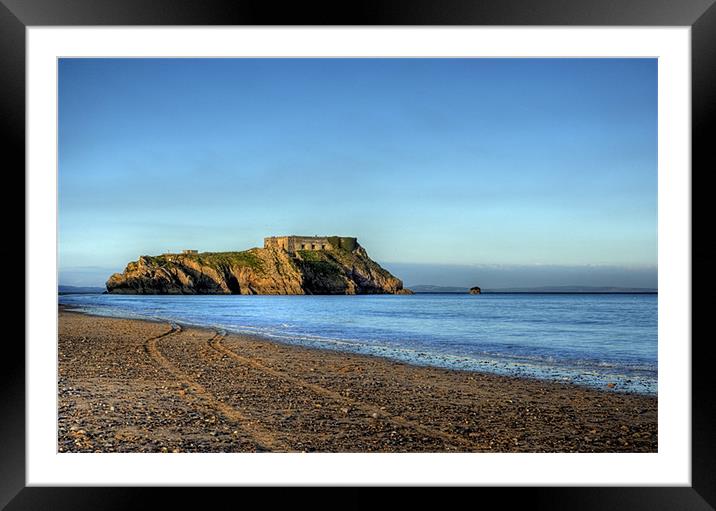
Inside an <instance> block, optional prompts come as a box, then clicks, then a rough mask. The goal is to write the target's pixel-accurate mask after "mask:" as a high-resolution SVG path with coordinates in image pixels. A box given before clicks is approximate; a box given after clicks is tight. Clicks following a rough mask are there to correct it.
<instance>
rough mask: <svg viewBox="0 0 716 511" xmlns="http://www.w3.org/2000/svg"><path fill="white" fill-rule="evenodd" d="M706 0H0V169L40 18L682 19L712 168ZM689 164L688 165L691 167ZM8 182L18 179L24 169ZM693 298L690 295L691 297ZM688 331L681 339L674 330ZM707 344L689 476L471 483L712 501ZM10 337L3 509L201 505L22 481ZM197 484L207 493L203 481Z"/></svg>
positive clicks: (627, 500) (178, 498) (590, 504)
mask: <svg viewBox="0 0 716 511" xmlns="http://www.w3.org/2000/svg"><path fill="white" fill-rule="evenodd" d="M714 1H715V0H681V1H674V2H664V1H660V0H620V1H617V0H570V1H561V0H490V1H479V0H478V1H474V0H441V1H439V2H438V1H431V0H405V1H401V0H382V1H381V0H370V1H362V2H355V3H351V4H350V5H347V4H344V3H341V2H322V1H319V2H311V3H310V4H308V3H305V2H294V3H287V4H286V5H280V6H279V5H275V4H273V3H271V2H268V1H262V2H259V1H244V0H235V1H230V0H205V1H202V2H198V1H190V0H153V1H151V2H150V1H145V0H124V1H118V0H0V70H2V72H0V83H1V85H0V119H2V122H1V123H0V125H2V126H3V128H4V130H5V133H4V137H3V141H4V142H6V148H5V150H4V151H3V153H4V154H3V156H4V161H5V162H12V163H6V165H7V166H5V175H6V176H7V175H8V174H13V175H15V176H19V175H24V172H21V169H23V170H24V165H25V143H24V142H25V29H26V27H31V26H43V25H54V26H78V25H97V26H102V25H192V26H197V25H214V26H216V25H451V26H452V25H512V26H519V25H537V26H546V25H555V26H560V25H570V26H595V25H596V26H689V27H691V36H692V41H691V51H692V54H691V59H692V60H691V72H692V168H693V169H694V170H695V169H700V171H699V174H704V173H706V172H707V170H711V169H714V168H716V165H715V162H714V159H715V158H714V154H715V153H716V151H714V149H713V147H712V146H713V143H712V140H711V137H710V136H709V135H710V134H711V133H713V132H714V129H713V128H714V127H715V126H714V125H715V124H716V121H715V114H716V6H715V5H714ZM709 128H711V129H709ZM694 170H692V174H691V175H692V176H694V175H696V172H695V171H694ZM684 171H685V172H688V171H689V169H684ZM17 186H18V187H19V186H21V187H23V189H24V180H23V182H22V183H18V185H17ZM15 189H18V188H15ZM15 194H16V195H19V194H18V193H15ZM692 200H693V199H692ZM692 204H693V203H692ZM4 208H5V209H6V211H5V213H6V214H5V218H6V219H7V218H15V217H17V206H16V205H14V206H12V210H11V209H10V208H11V206H9V205H4ZM692 217H693V215H692ZM692 226H693V223H692ZM692 229H693V227H692ZM25 255H26V257H27V254H25ZM27 272H32V268H28V267H26V268H25V275H27ZM17 278H18V279H19V276H18V277H17ZM702 285H703V286H705V285H706V283H703V284H702ZM17 288H18V289H19V283H17ZM23 289H24V285H23ZM23 303H24V301H23ZM692 303H693V301H692ZM699 306H701V307H703V305H699ZM696 307H697V304H695V303H694V305H693V309H695V308H696ZM693 309H692V310H693ZM692 328H693V312H692ZM689 341H690V340H689V339H684V342H689ZM5 343H6V344H8V343H9V340H7V339H6V340H5ZM709 344H710V339H709V337H707V336H705V337H701V338H697V337H693V339H692V340H691V352H692V453H691V455H692V458H691V459H692V486H690V487H609V488H600V487H584V488H574V487H572V488H559V487H552V488H544V487H540V488H537V487H533V488H519V489H518V488H509V489H505V488H502V489H499V488H481V489H480V492H481V493H482V494H496V495H495V496H497V497H498V498H501V499H503V500H505V501H509V502H513V501H514V499H515V498H519V499H524V502H525V503H526V504H529V505H531V506H535V507H538V508H540V507H549V508H550V509H575V508H579V509H585V510H589V509H649V510H660V509H664V510H666V509H684V510H692V509H693V510H701V509H704V510H705V509H714V506H716V484H715V482H716V470H714V468H715V466H716V449H715V448H714V447H715V444H716V435H715V434H714V431H716V424H715V423H714V403H715V400H714V397H713V391H712V389H713V388H715V385H714V371H713V370H712V369H711V367H710V365H711V364H712V362H711V357H709V356H708V355H709ZM15 348H16V349H17V353H15V354H14V356H10V357H9V358H8V359H7V360H11V361H14V362H8V361H7V360H6V363H5V364H3V366H4V367H3V368H2V371H0V389H1V390H0V392H1V395H2V398H1V399H0V418H1V421H0V507H2V508H5V509H8V510H20V509H22V510H25V509H33V510H34V509H43V510H44V509H53V510H61V509H73V510H82V509H93V510H94V509H129V508H134V507H144V506H143V504H149V503H150V502H151V501H150V500H149V499H150V498H151V497H154V496H156V495H155V493H156V492H161V498H162V499H164V500H165V505H169V501H174V502H175V503H177V504H178V505H180V507H190V506H191V507H198V506H199V505H202V507H203V506H204V505H206V503H207V502H208V501H207V500H205V499H206V497H204V496H201V495H197V492H189V491H188V489H187V488H160V489H156V488H122V487H109V488H98V487H94V488H78V487H26V485H25V383H26V382H25V369H24V368H25V365H24V359H25V358H24V349H23V348H22V346H16V347H15ZM216 491H217V489H211V492H213V493H212V494H211V495H212V496H213V497H214V498H221V497H222V496H226V491H231V490H230V489H225V490H220V491H221V493H215V492H216ZM241 491H242V492H243V493H242V498H245V499H248V498H249V497H250V496H249V495H248V493H247V492H249V489H246V488H244V489H241ZM251 491H254V490H251ZM200 493H202V494H204V495H206V494H207V492H206V491H205V492H200ZM277 493H278V494H277ZM350 493H351V496H350V497H347V498H346V496H342V497H341V498H340V501H334V502H333V503H334V504H335V505H340V507H348V506H350V507H363V506H364V505H372V503H374V501H373V497H372V496H370V494H369V492H368V489H360V488H352V489H350ZM421 494H422V492H421V491H417V492H414V493H413V495H414V496H415V495H417V496H418V498H422V497H420V495H421ZM508 495H509V497H508ZM481 497H482V496H481ZM263 498H266V496H263ZM276 498H278V500H276ZM295 498H296V497H295V496H294V492H271V499H272V503H273V504H279V503H284V502H282V499H291V500H294V499H295ZM471 498H474V497H471ZM212 500H213V499H212ZM321 500H323V498H322V499H321ZM329 500H330V499H329ZM247 502H248V500H247ZM313 504H316V502H315V501H314V502H313ZM324 504H325V502H324ZM319 505H320V503H319Z"/></svg>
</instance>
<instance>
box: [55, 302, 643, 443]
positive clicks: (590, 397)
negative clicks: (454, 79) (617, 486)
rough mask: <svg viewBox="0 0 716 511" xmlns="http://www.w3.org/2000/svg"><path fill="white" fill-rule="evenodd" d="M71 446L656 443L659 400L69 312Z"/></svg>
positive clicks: (66, 391)
mask: <svg viewBox="0 0 716 511" xmlns="http://www.w3.org/2000/svg"><path fill="white" fill-rule="evenodd" d="M58 356H59V382H58V403H59V405H58V408H59V410H58V417H59V418H58V451H60V452H263V451H277V452H656V451H657V398H656V397H653V396H642V395H636V394H624V393H619V392H615V391H613V390H604V391H601V390H596V389H589V388H583V387H578V386H574V385H570V384H561V383H552V382H545V381H539V380H533V379H526V378H509V377H503V376H497V375H491V374H482V373H474V372H463V371H453V370H446V369H438V368H431V367H417V366H411V365H408V364H404V363H400V362H393V361H390V360H385V359H381V358H379V357H370V356H364V355H353V354H346V353H339V352H334V351H328V350H318V349H309V348H302V347H296V346H288V345H284V344H279V343H275V342H272V341H268V340H265V339H261V338H256V337H251V336H244V335H233V334H231V335H224V334H223V333H222V332H216V331H212V330H208V329H200V328H193V327H178V326H172V325H169V324H167V323H155V322H149V321H137V320H127V319H114V318H103V317H97V316H88V315H84V314H79V313H73V312H69V311H65V310H60V313H59V347H58Z"/></svg>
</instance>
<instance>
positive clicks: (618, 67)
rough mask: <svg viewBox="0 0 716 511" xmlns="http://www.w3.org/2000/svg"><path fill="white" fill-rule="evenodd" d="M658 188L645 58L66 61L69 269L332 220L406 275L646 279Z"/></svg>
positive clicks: (651, 75) (72, 277)
mask: <svg viewBox="0 0 716 511" xmlns="http://www.w3.org/2000/svg"><path fill="white" fill-rule="evenodd" d="M656 199H657V61H656V60H655V59H163V60H153V59H99V60H96V59H62V60H60V62H59V237H60V245H59V256H60V283H61V284H69V285H73V284H75V285H92V284H96V285H102V284H103V282H104V280H106V278H107V277H108V276H109V274H110V273H112V272H114V271H121V270H122V269H123V268H124V266H125V265H126V263H127V262H128V261H130V260H136V258H137V257H138V256H139V255H141V254H157V253H162V252H167V251H175V250H180V249H182V248H197V249H199V250H206V251H221V250H238V249H245V248H250V247H253V246H260V245H261V243H262V239H263V237H264V236H267V235H281V234H338V235H352V236H358V238H359V241H360V242H361V244H362V245H363V246H364V247H366V249H367V250H368V253H369V254H370V255H371V256H372V257H373V258H374V259H376V260H377V261H379V262H381V263H383V264H385V265H386V266H387V267H388V268H390V267H391V265H392V266H393V267H394V268H408V265H409V267H410V268H411V270H410V279H411V282H407V281H406V283H408V284H437V285H440V284H445V285H457V284H455V281H460V271H461V270H460V268H465V269H470V268H472V269H473V270H474V268H475V267H496V268H501V269H502V270H504V271H507V272H508V274H509V268H521V269H525V268H526V269H528V270H529V269H530V268H533V269H534V272H536V273H535V274H536V275H537V274H540V272H543V270H544V268H545V267H550V268H553V269H554V268H557V269H558V268H564V269H565V271H564V272H563V274H561V276H560V277H559V278H556V277H555V276H554V272H552V271H550V272H548V273H549V275H550V276H546V277H545V278H546V279H547V281H545V282H542V281H540V283H539V284H535V285H551V284H552V281H555V280H559V282H560V283H562V285H569V284H574V285H579V284H582V283H583V282H579V280H581V281H584V280H585V277H584V276H580V275H582V273H579V271H582V272H587V273H589V272H590V271H592V270H591V269H594V268H600V272H599V274H600V275H602V277H600V279H601V280H600V279H597V281H596V283H595V282H592V281H591V280H590V282H591V284H590V285H611V286H613V285H620V284H621V282H624V281H626V280H629V278H628V275H630V272H634V273H633V275H642V276H643V277H640V278H641V280H639V282H640V283H642V284H643V286H641V287H656V263H657V202H656ZM446 265H447V266H449V267H450V268H452V269H453V272H452V273H451V275H452V277H449V278H448V277H447V276H446V277H445V279H442V280H443V281H440V280H441V276H440V273H439V272H437V273H436V271H435V270H436V269H437V268H445V267H447V266H446ZM421 267H423V268H424V269H425V273H424V278H425V279H429V280H430V281H420V280H421V279H422V278H423V276H422V275H421V273H420V268H421ZM416 268H417V270H416ZM506 268H507V270H505V269H506ZM605 269H611V270H613V272H611V273H610V271H611V270H610V271H605ZM575 270H579V271H577V273H575ZM396 271H397V270H396ZM520 271H522V270H520ZM455 272H457V273H455ZM447 273H450V272H447ZM447 273H446V274H445V275H447ZM518 273H519V272H518ZM465 275H466V276H465V279H466V280H467V279H471V280H474V279H475V276H474V272H473V273H471V274H469V276H468V273H465ZM503 275H504V274H503ZM515 275H517V273H516V274H515ZM519 275H522V276H521V277H519V278H524V273H519ZM633 275H632V276H633ZM644 275H646V276H644ZM398 276H399V277H400V276H401V275H400V274H398ZM625 276H626V277H625ZM550 279H551V280H550ZM413 280H417V281H416V282H414V281H413ZM507 280H509V278H508V279H507ZM565 280H566V281H567V283H564V281H565ZM587 280H589V279H587ZM592 280H593V279H592ZM637 280H638V279H637ZM629 281H630V282H631V280H629ZM465 284H466V285H468V284H471V282H468V281H466V282H465ZM505 285H506V286H511V285H514V284H512V283H511V282H510V283H508V284H505ZM555 285H556V284H555ZM628 285H632V286H633V285H635V284H633V283H632V284H628Z"/></svg>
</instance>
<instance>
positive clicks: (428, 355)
mask: <svg viewBox="0 0 716 511" xmlns="http://www.w3.org/2000/svg"><path fill="white" fill-rule="evenodd" d="M60 303H61V304H64V305H68V306H72V307H74V308H77V309H80V310H82V311H84V312H88V313H92V314H98V315H105V316H117V317H127V318H151V319H161V320H166V321H174V322H177V323H181V324H185V325H199V326H207V327H212V328H219V329H223V330H227V331H229V332H237V333H251V334H258V335H262V336H265V337H269V338H271V339H274V340H277V341H281V342H285V343H289V344H298V345H302V346H312V347H320V348H328V349H334V350H342V351H348V352H354V353H365V354H370V355H379V356H382V357H387V358H391V359H395V360H400V361H404V362H409V363H412V364H420V365H433V366H439V367H445V368H454V369H463V370H469V371H484V372H491V373H498V374H504V375H512V376H532V377H537V378H544V379H549V380H559V381H567V382H572V383H576V384H582V385H589V386H595V387H599V388H606V386H607V384H609V383H614V384H616V387H614V389H615V390H617V391H618V390H621V391H629V392H639V393H645V394H656V392H657V295H639V294H611V295H610V294H593V295H582V294H580V295H559V294H482V295H476V296H472V295H467V294H464V295H463V294H418V295H412V296H393V295H376V296H237V295H231V296H122V295H62V296H60Z"/></svg>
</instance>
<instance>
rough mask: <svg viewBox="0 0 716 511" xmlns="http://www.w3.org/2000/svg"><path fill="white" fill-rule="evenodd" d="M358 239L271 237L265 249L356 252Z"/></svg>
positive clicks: (290, 251)
mask: <svg viewBox="0 0 716 511" xmlns="http://www.w3.org/2000/svg"><path fill="white" fill-rule="evenodd" d="M357 246H358V238H350V237H346V236H269V237H268V238H264V248H277V249H280V250H285V251H286V252H289V253H294V252H296V251H298V250H339V249H342V250H347V251H349V252H351V251H353V250H355V248H356V247H357Z"/></svg>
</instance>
